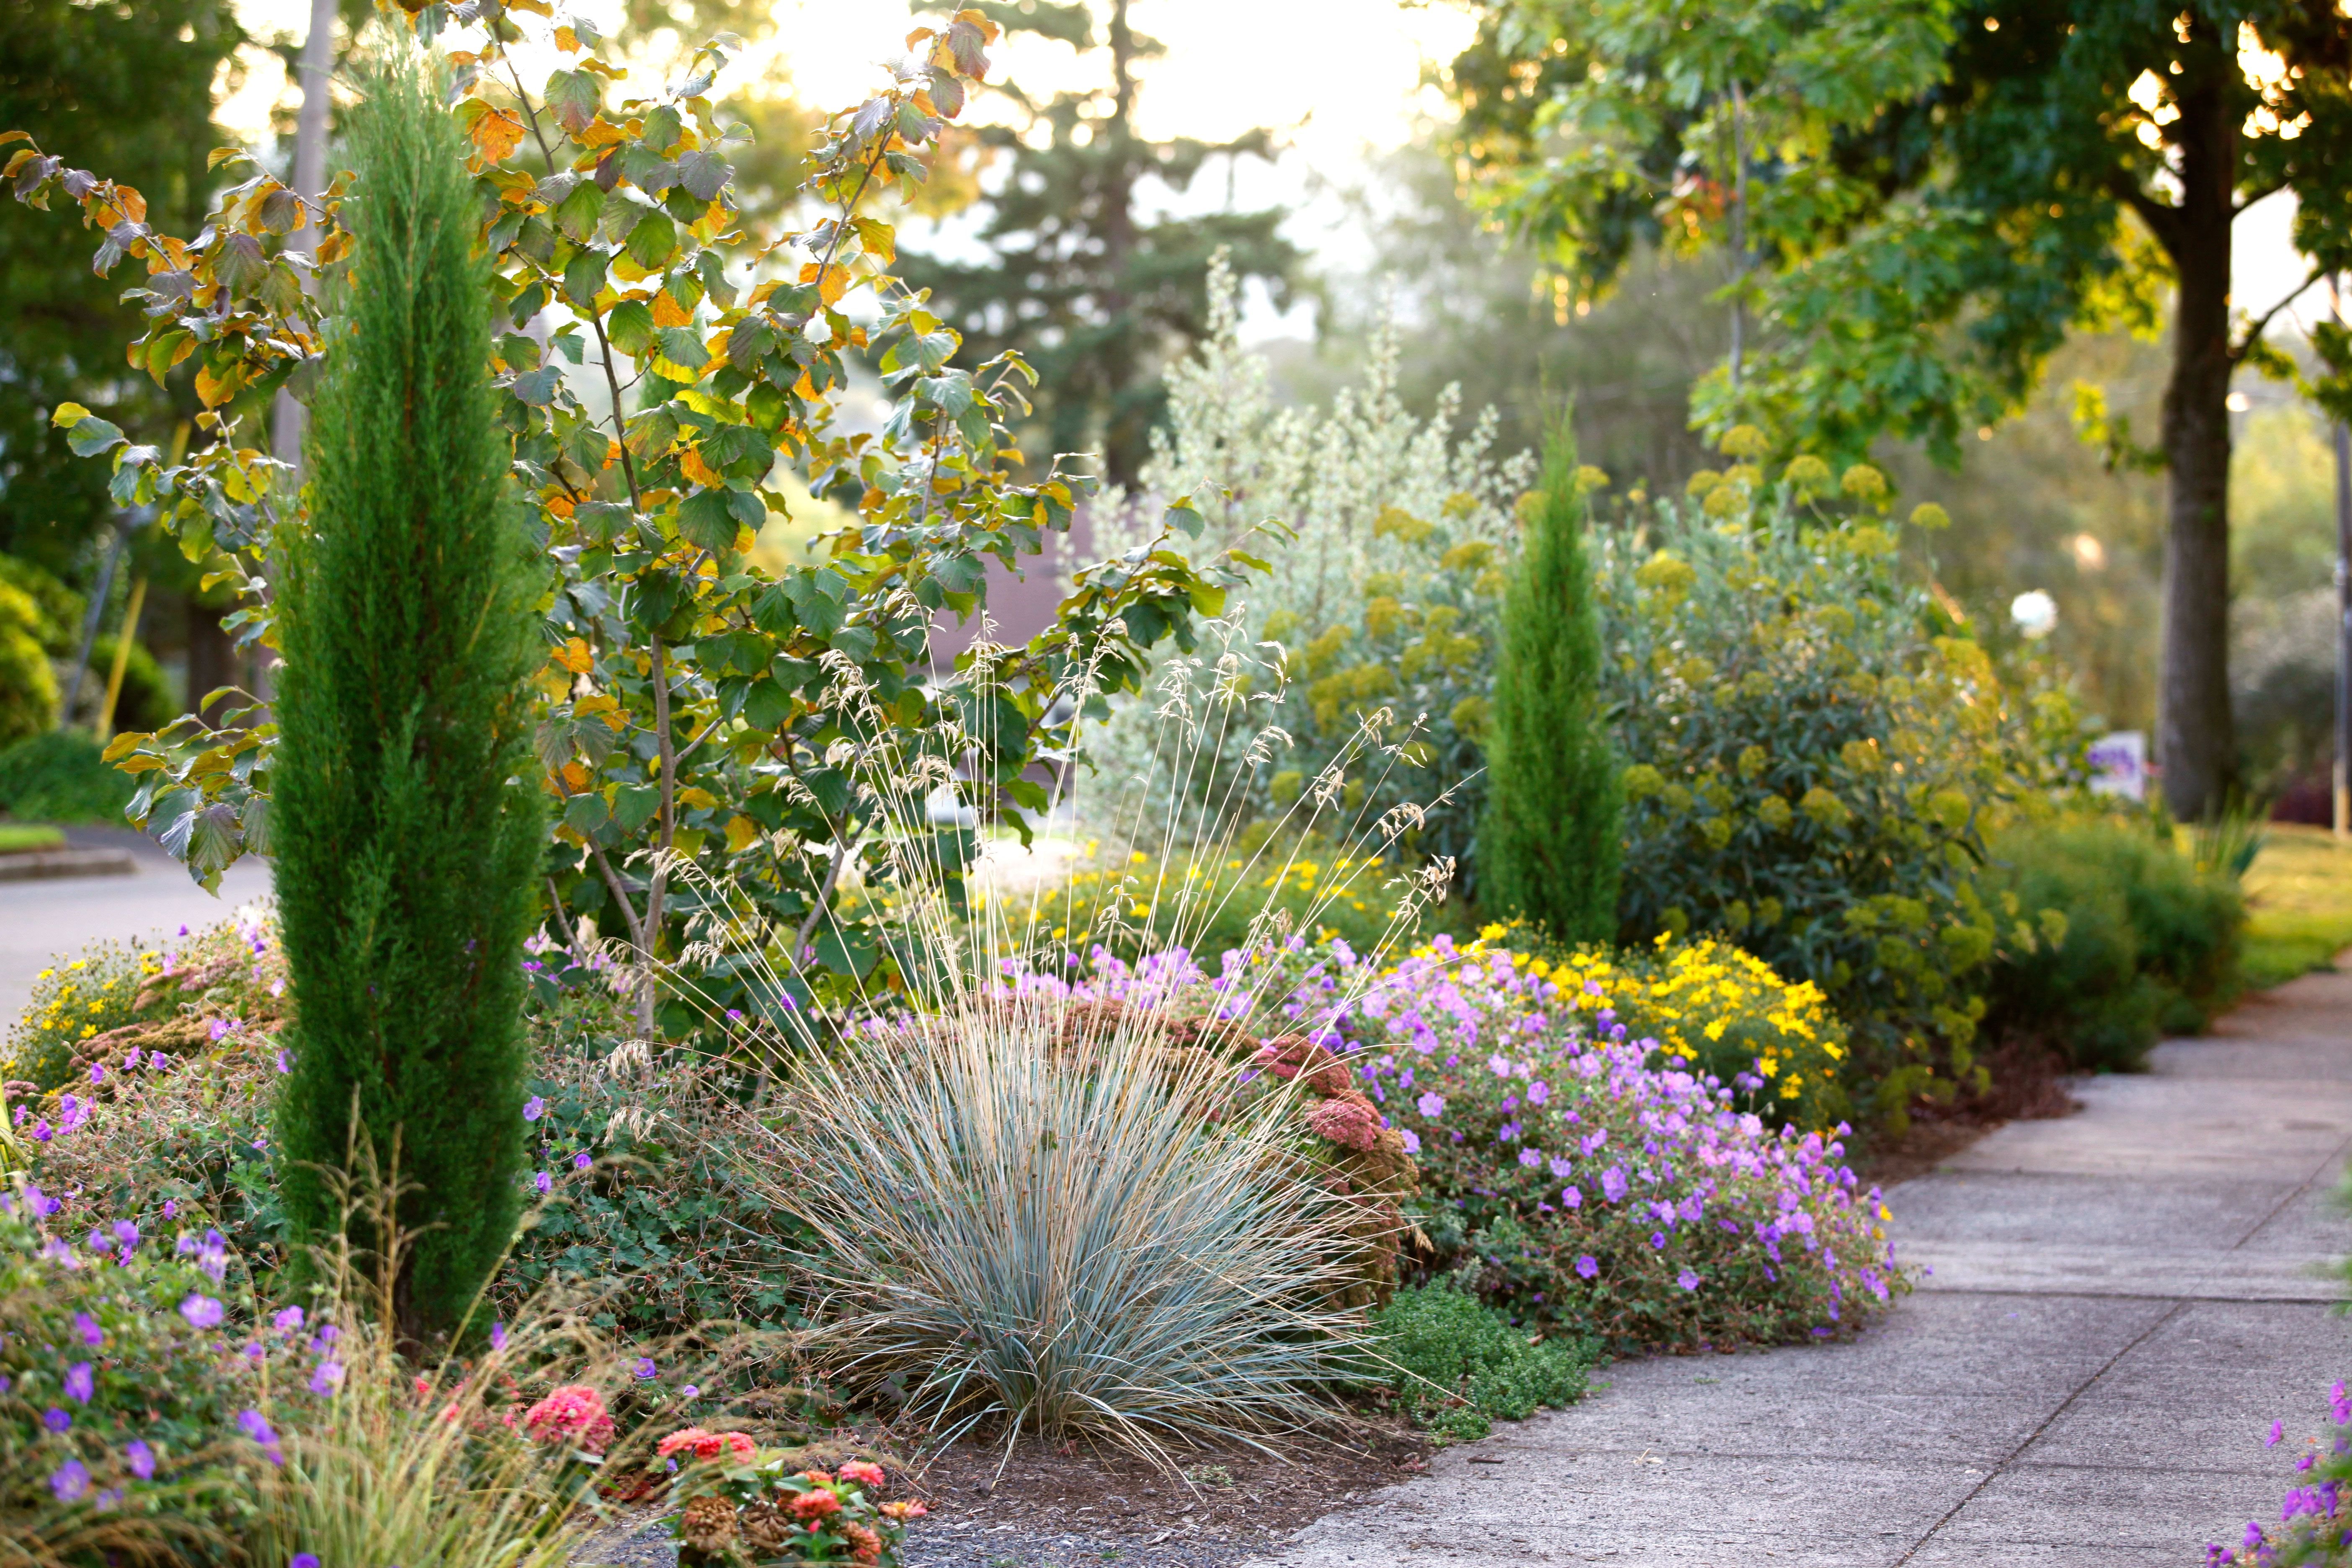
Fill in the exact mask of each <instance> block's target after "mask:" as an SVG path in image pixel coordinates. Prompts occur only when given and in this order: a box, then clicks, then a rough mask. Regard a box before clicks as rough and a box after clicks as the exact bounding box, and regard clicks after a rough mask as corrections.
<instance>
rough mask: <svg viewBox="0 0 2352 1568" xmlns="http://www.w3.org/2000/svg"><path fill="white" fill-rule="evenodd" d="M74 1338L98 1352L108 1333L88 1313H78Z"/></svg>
mask: <svg viewBox="0 0 2352 1568" xmlns="http://www.w3.org/2000/svg"><path fill="white" fill-rule="evenodd" d="M132 1235H133V1237H134V1238H135V1237H136V1235H137V1233H136V1232H133V1233H132ZM74 1338H76V1339H78V1340H79V1341H80V1342H82V1343H84V1344H86V1345H88V1346H89V1348H90V1349H92V1350H97V1349H99V1348H100V1346H102V1345H104V1344H105V1343H106V1331H105V1330H104V1329H101V1328H100V1327H99V1326H98V1320H97V1319H96V1318H93V1317H91V1316H90V1315H89V1313H88V1312H76V1313H75V1314H74Z"/></svg>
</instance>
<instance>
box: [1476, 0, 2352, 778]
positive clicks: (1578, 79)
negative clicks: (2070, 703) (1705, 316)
mask: <svg viewBox="0 0 2352 1568" xmlns="http://www.w3.org/2000/svg"><path fill="white" fill-rule="evenodd" d="M2347 58H2352V20H2347V18H2346V17H2344V16H2341V15H2339V14H2338V12H2337V11H2336V9H2335V8H2334V7H2333V6H2330V5H2322V4H2318V3H2317V0H2306V3H2302V4H2288V3H2279V0H2273V3H2270V4H2254V5H2249V4H2242V3H2237V0H2206V3H2202V4H2192V5H2187V6H2185V7H2181V6H2175V5H2153V4H2113V3H2108V0H2099V3H2093V0H2075V3H2073V4H2055V5H2038V6H2032V7H2028V8H2026V9H2024V10H2023V11H2011V9H2009V8H2006V7H2003V6H2002V5H1999V4H1997V3H1995V4H1979V5H1964V6H1952V5H1947V4H1944V3H1943V0H1870V3H1865V4H1853V5H1839V6H1832V7H1829V8H1827V9H1825V10H1823V11H1821V12H1819V13H1791V12H1789V11H1787V10H1785V9H1784V8H1778V7H1770V6H1763V5H1745V6H1735V7H1729V8H1724V9H1719V10H1717V11H1715V12H1712V13H1709V14H1707V15H1706V16H1703V17H1694V16H1684V15H1682V14H1681V12H1680V11H1679V10H1677V9H1676V8H1675V7H1672V6H1668V5H1659V4H1656V3H1654V0H1603V3H1583V4H1574V5H1570V4H1566V3H1563V0H1505V3H1502V4H1496V5H1489V6H1487V7H1486V10H1485V14H1484V16H1483V19H1482V23H1481V27H1480V34H1479V38H1478V42H1477V44H1476V45H1475V47H1473V48H1472V49H1471V50H1469V51H1468V52H1466V53H1465V55H1464V56H1463V57H1462V58H1461V59H1460V60H1458V61H1457V62H1456V66H1455V70H1454V89H1455V92H1456V94H1457V97H1458V99H1459V100H1460V102H1461V104H1462V107H1463V110H1464V116H1465V118H1464V121H1463V145H1464V149H1465V152H1466V153H1467V154H1468V155H1469V157H1470V158H1471V160H1472V161H1473V162H1474V163H1475V164H1476V165H1477V166H1478V168H1479V169H1480V170H1481V171H1482V178H1483V180H1484V181H1485V182H1486V187H1487V194H1488V195H1489V197H1490V199H1491V200H1492V201H1493V202H1494V203H1495V205H1496V206H1497V207H1498V209H1499V210H1501V211H1503V212H1504V213H1506V214H1507V215H1509V216H1511V218H1512V219H1513V220H1514V221H1515V222H1517V224H1518V225H1520V226H1522V227H1523V228H1524V229H1526V230H1527V231H1528V232H1530V233H1532V234H1535V235H1537V236H1538V237H1541V238H1543V239H1544V240H1545V242H1546V243H1547V244H1548V245H1549V247H1551V248H1552V252H1553V255H1554V258H1555V260H1556V261H1557V262H1558V264H1559V265H1561V266H1562V267H1563V268H1567V269H1568V270H1569V271H1570V274H1571V275H1572V276H1574V277H1576V278H1578V279H1580V280H1582V282H1583V283H1584V284H1585V285H1586V286H1589V287H1595V288H1598V287H1605V286H1606V285H1607V284H1608V283H1609V282H1610V281H1612V279H1613V278H1614V277H1615V275H1616V272H1617V269H1618V268H1620V267H1621V266H1622V261H1623V258H1624V257H1625V256H1626V254H1627V252H1628V250H1629V248H1630V246H1631V244H1632V242H1633V238H1634V237H1637V236H1639V235H1641V234H1643V233H1645V232H1646V233H1654V234H1655V235H1657V236H1659V237H1661V238H1662V239H1665V240H1668V241H1670V242H1673V243H1684V244H1702V243H1711V244H1716V245H1721V246H1727V247H1729V249H1730V250H1731V252H1732V254H1733V258H1734V264H1733V267H1732V273H1733V277H1734V282H1733V285H1732V289H1733V292H1734V299H1735V303H1736V304H1737V305H1738V306H1739V307H1740V308H1741V309H1742V310H1748V309H1752V310H1753V311H1754V312H1755V315H1756V317H1757V318H1758V320H1759V326H1760V327H1761V336H1760V341H1759V342H1755V343H1754V344H1752V345H1750V344H1746V343H1741V342H1739V340H1738V337H1737V336H1735V339H1734V343H1735V345H1736V346H1735V347H1734V348H1733V351H1732V353H1731V354H1730V355H1729V356H1728V358H1727V363H1726V364H1725V366H1724V367H1723V368H1722V369H1721V370H1720V371H1719V372H1718V373H1717V374H1715V375H1714V376H1712V377H1710V378H1709V379H1708V381H1707V382H1706V383H1705V384H1702V386H1701V387H1700V389H1699V391H1698V393H1697V394H1696V398H1695V410H1696V413H1697V414H1698V416H1700V417H1701V419H1702V420H1703V421H1704V422H1705V423H1706V424H1707V425H1708V426H1710V427H1712V428H1717V429H1720V428H1727V427H1728V426H1731V425H1732V424H1734V423H1737V422H1739V421H1741V420H1752V421H1754V422H1757V423H1759V424H1761V425H1763V426H1765V427H1766V428H1768V429H1769V430H1770V431H1771V432H1772V433H1773V434H1774V436H1775V437H1777V439H1778V441H1779V443H1780V445H1781V447H1784V448H1786V449H1799V448H1802V449H1811V450H1818V451H1822V452H1825V453H1830V454H1834V455H1839V456H1844V457H1853V456H1857V455H1859V454H1860V453H1861V452H1862V451H1863V450H1864V449H1865V448H1866V447H1868V446H1869V445H1870V443H1871V442H1872V441H1874V439H1876V438H1877V437H1882V436H1887V435H1895V436H1902V437H1917V438H1920V439H1923V440H1925V441H1926V442H1927V444H1928V445H1929V447H1930V448H1931V449H1933V450H1934V451H1936V452H1937V455H1938V456H1939V457H1940V458H1943V459H1945V460H1947V461H1949V460H1951V459H1953V458H1956V457H1957V450H1958V437H1959V435H1960V433H1961V432H1962V431H1964V430H1966V429H1967V428H1969V427H1970V426H1975V425H1977V424H1979V423H1980V422H1985V421H1990V420H1992V419H1995V418H1998V417H2000V416H2003V415H2005V414H2008V413H2011V412H2013V411H2015V410H2016V409H2017V408H2018V407H2020V406H2021V405H2022V403H2023V402H2024V400H2025V399H2026V398H2027V396H2028V395H2030V393H2031V392H2032V389H2033V387H2034V385H2035V384H2036V383H2037V381H2038V379H2039V377H2040V375H2041V373H2042V367H2043V365H2044V363H2046V362H2047V360H2048V358H2049V356H2050V355H2051V354H2052V353H2053V352H2054V351H2055V350H2056V349H2057V348H2058V347H2059V346H2060V344H2061V343H2062V342H2063V341H2064V339H2065V336H2066V334H2067V332H2068V331H2070V330H2074V329H2083V328H2089V329H2096V328H2101V327H2111V326H2115V325H2118V324H2137V325H2147V324H2148V323H2150V322H2152V321H2154V320H2155V319H2156V318H2157V316H2158V312H2159V311H2160V310H2161V309H2162V301H2163V299H2164V295H2165V292H2166V291H2167V289H2170V290H2172V291H2173V293H2174V297H2175V304H2174V324H2173V355H2172V365H2171V371H2170V379H2169V383H2168V388H2167V391H2166V395H2165V399H2164V405H2163V415H2162V420H2161V430H2160V434H2159V439H2158V444H2157V445H2156V446H2155V447H2152V448H2143V447H2139V446H2137V445H2136V444H2135V442H2134V441H2133V438H2132V436H2131V433H2130V431H2129V430H2128V429H2127V428H2126V427H2123V426H2118V425H2112V424H2110V423H2109V422H2107V421H2106V420H2105V419H2104V418H2103V417H2101V414H2100V407H2099V405H2098V403H2097V400H2096V399H2095V398H2087V399H2086V400H2085V402H2084V416H2085V425H2086V427H2087V428H2088V430H2089V431H2090V433H2091V434H2093V435H2094V436H2095V437H2099V438H2101V439H2102V440H2103V441H2104V443H2105V445H2106V447H2107V448H2108V453H2109V457H2110V460H2111V461H2118V462H2125V463H2130V462H2146V463H2148V464H2160V465H2161V466H2162V467H2163V468H2165V469H2166V471H2167V472H2168V498H2167V510H2168V520H2167V544H2166V582H2167V590H2166V613H2165V617H2164V624H2165V645H2164V652H2163V668H2162V674H2161V676H2160V689H2161V700H2160V703H2159V708H2160V713H2161V717H2160V720H2159V733H2158V750H2159V754H2160V756H2161V758H2162V761H2163V765H2164V770H2165V784H2166V791H2167V794H2168V797H2169V798H2170V801H2171V804H2172V805H2173V807H2174V809H2175V810H2176V811H2179V812H2180V813H2182V814H2183V815H2201V814H2203V813H2205V812H2207V811H2209V810H2210V809H2212V808H2213V807H2214V806H2215V805H2217V804H2218V803H2219V802H2220V800H2221V797H2222V795H2223V792H2224V791H2225V790H2226V789H2227V788H2228V787H2229V785H2230V784H2231V777H2232V773H2233V769H2234V763H2235V757H2234V742H2233V736H2232V732H2231V731H2232V724H2231V704H2230V689H2229V674H2228V638H2229V587H2228V584H2229V571H2228V568H2229V556H2230V549H2229V473H2230V428H2229V416H2228V408H2227V399H2228V397H2229V394H2230V383H2231V375H2232V374H2233V373H2234V372H2235V371H2236V370H2238V369H2239V368H2240V367H2241V366H2253V367H2256V368H2262V369H2265V370H2271V371H2275V372H2284V371H2285V370H2286V369H2287V368H2288V367H2287V366H2286V365H2285V363H2284V360H2283V356H2281V355H2280V354H2279V353H2277V352H2276V351H2275V350H2273V349H2271V348H2269V347H2268V346H2267V345H2266V344H2265V342H2264V341H2263V338H2262V335H2261V334H2262V330H2263V327H2264V326H2265V325H2266V324H2267V322H2268V321H2269V320H2270V315H2269V311H2271V310H2274V309H2276V308H2277V306H2278V305H2283V304H2284V302H2285V301H2284V300H2280V301H2277V302H2275V303H2273V301H2269V300H2262V301H2254V302H2253V306H2254V309H2253V310H2245V309H2243V308H2242V305H2241V304H2238V303H2235V302H2233V300H2232V299H2231V264H2230V233H2231V224H2232V223H2233V222H2234V220H2235V219H2236V217H2237V216H2239V215H2240V214H2241V213H2242V212H2244V211H2245V209H2246V208H2247V207H2248V206H2250V205H2252V204H2253V203H2254V202H2257V201H2260V200H2262V199H2263V198H2264V197H2266V196H2269V195H2273V194H2275V193H2278V192H2281V191H2291V192H2293V193H2294V196H2295V198H2296V200H2297V202H2298V204H2299V207H2298V211H2299V216H2298V219H2297V223H2296V227H2295V236H2294V238H2295V244H2296V246H2297V247H2298V248H2299V249H2300V250H2301V251H2302V252H2303V253H2304V254H2305V256H2307V257H2309V258H2311V259H2312V262H2313V264H2314V276H2316V275H2317V273H2318V272H2319V271H2321V270H2333V269H2336V268H2341V267H2343V266H2345V265H2346V264H2347V262H2352V229H2347V195H2352V170H2347V168H2346V167H2345V166H2344V164H2343V163H2342V161H2341V160H2339V159H2334V158H2332V157H2331V155H2330V154H2331V152H2332V150H2333V149H2334V148H2336V147H2338V146H2340V145H2342V144H2343V140H2344V137H2345V135H2346V134H2347V132H2352V93H2347V84H2346V71H2345V66H2346V62H2347Z"/></svg>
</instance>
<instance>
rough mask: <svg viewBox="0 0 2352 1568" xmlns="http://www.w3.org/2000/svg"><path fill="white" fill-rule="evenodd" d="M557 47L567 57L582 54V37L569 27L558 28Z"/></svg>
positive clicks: (556, 35) (556, 30)
mask: <svg viewBox="0 0 2352 1568" xmlns="http://www.w3.org/2000/svg"><path fill="white" fill-rule="evenodd" d="M555 47H557V48H559V49H562V51H563V52H564V53H565V54H567V55H576V54H578V53H579V52H580V35H579V34H577V33H575V32H573V31H572V29H571V28H569V27H558V28H556V29H555Z"/></svg>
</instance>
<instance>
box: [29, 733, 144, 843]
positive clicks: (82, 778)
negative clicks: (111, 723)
mask: <svg viewBox="0 0 2352 1568" xmlns="http://www.w3.org/2000/svg"><path fill="white" fill-rule="evenodd" d="M137 788H138V786H137V785H136V784H133V783H132V782H131V779H130V777H129V776H128V775H127V774H124V773H117V772H115V771H114V770H113V769H112V768H110V767H108V766H107V765H106V763H105V760H104V758H103V757H102V755H101V754H100V747H99V744H98V742H96V741H93V740H91V739H90V738H89V736H88V735H85V734H83V733H81V732H80V731H73V730H51V731H48V733H47V734H44V735H36V736H34V737H33V738H32V739H31V740H29V741H19V742H16V744H15V745H13V746H9V747H7V748H6V749H5V750H4V751H0V810H5V811H6V812H7V813H8V815H10V816H14V817H16V818H18V819H19V820H21V821H26V822H91V823H104V824H107V825H110V826H117V827H119V826H122V822H123V815H122V814H123V809H124V808H125V807H126V806H128V805H130V804H131V795H133V794H134V793H135V792H136V790H137Z"/></svg>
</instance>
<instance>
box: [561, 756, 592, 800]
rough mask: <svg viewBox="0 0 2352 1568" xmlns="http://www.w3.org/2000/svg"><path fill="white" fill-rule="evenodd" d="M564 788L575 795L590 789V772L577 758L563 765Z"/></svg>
mask: <svg viewBox="0 0 2352 1568" xmlns="http://www.w3.org/2000/svg"><path fill="white" fill-rule="evenodd" d="M563 786H564V788H566V789H568V790H570V791H571V792H572V794H573V795H578V794H579V793H580V792H581V791H582V790H583V789H586V788H587V787H588V770H587V769H586V768H585V767H583V766H582V765H581V763H580V760H579V759H578V758H577V757H574V758H573V759H572V761H570V762H568V763H564V764H563Z"/></svg>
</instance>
